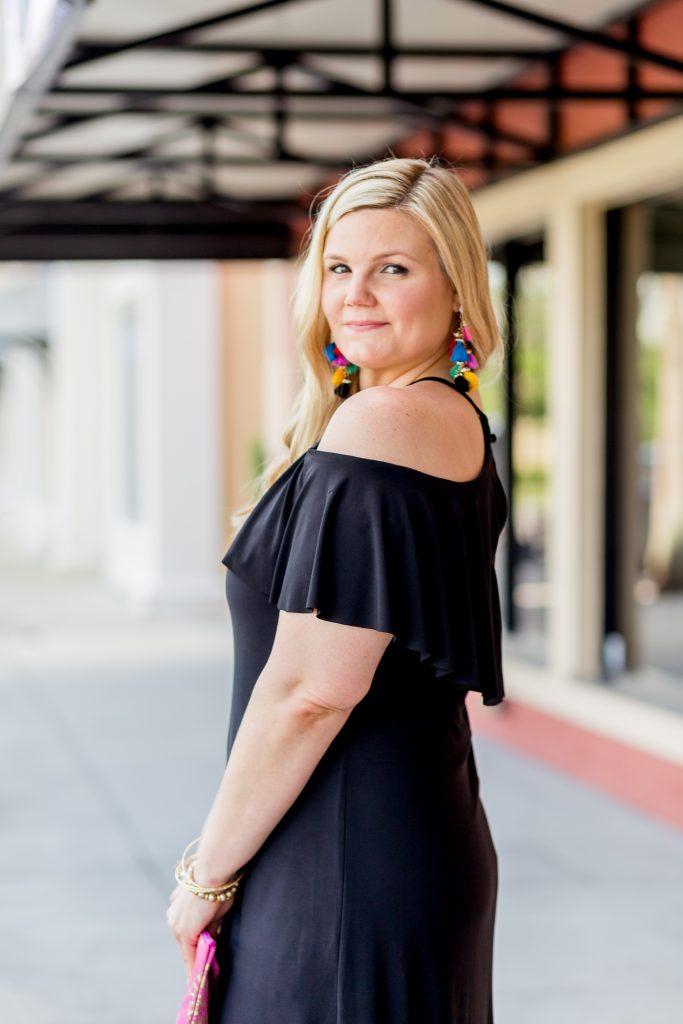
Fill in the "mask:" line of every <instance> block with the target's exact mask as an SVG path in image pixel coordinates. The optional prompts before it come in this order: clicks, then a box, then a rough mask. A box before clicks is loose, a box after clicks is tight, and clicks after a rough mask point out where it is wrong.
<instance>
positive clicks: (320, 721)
mask: <svg viewBox="0 0 683 1024" xmlns="http://www.w3.org/2000/svg"><path fill="white" fill-rule="evenodd" d="M265 671H267V670H265ZM274 691H275V693H277V694H278V696H275V697H274V695H273V693H274ZM350 711H351V709H350V708H349V709H345V710H341V709H328V708H323V707H322V706H318V705H316V704H314V703H311V702H310V701H307V700H306V699H305V698H304V696H303V691H302V690H301V689H300V688H294V689H292V690H290V691H289V692H281V691H280V690H278V688H277V687H272V686H269V685H268V680H267V678H264V675H263V674H262V675H261V676H260V677H259V679H258V680H257V682H256V685H255V686H254V689H253V691H252V694H251V698H250V700H249V703H248V705H247V707H246V710H245V712H244V715H243V717H242V721H241V723H240V726H239V729H238V731H237V734H236V736H235V741H234V743H233V745H232V749H231V751H230V757H229V759H228V763H227V766H226V769H225V773H224V775H223V778H222V780H221V784H220V786H219V788H218V792H217V794H216V797H215V799H214V802H213V805H212V807H211V810H210V811H209V814H208V817H207V819H206V822H205V824H204V828H203V829H202V839H201V842H200V844H199V850H198V857H197V864H196V866H195V877H196V878H197V880H198V881H199V882H201V883H202V884H204V885H217V884H220V883H221V882H223V881H225V879H226V878H228V877H229V876H230V875H232V874H234V873H235V872H236V871H238V870H239V868H241V867H242V865H244V864H246V862H247V861H248V860H249V859H250V858H251V857H253V855H254V854H255V853H256V851H257V850H258V849H259V847H260V846H261V845H262V844H263V842H264V840H265V839H266V837H267V836H268V835H269V834H270V832H272V830H273V829H274V828H275V826H276V825H277V823H278V822H279V821H280V820H281V818H282V817H283V816H284V814H285V812H286V811H287V810H288V809H289V808H290V807H291V805H292V804H293V803H294V801H295V800H296V798H297V797H298V796H299V794H300V793H301V791H302V789H303V788H304V786H305V785H306V783H307V781H308V780H309V778H310V777H311V775H312V773H313V770H314V768H315V766H316V765H317V764H318V762H319V761H320V759H321V757H322V756H323V754H324V753H325V751H326V750H327V748H328V747H329V745H330V743H331V742H332V740H333V739H334V737H335V736H336V735H337V733H338V732H339V731H340V729H341V728H342V726H343V725H344V723H345V722H346V720H347V719H348V717H349V714H350Z"/></svg>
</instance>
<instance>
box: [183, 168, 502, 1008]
mask: <svg viewBox="0 0 683 1024" xmlns="http://www.w3.org/2000/svg"><path fill="white" fill-rule="evenodd" d="M295 326H296V331H297V337H298V339H299V343H300V346H301V351H302V355H303V363H304V371H305V382H304V387H303V390H302V393H301V395H300V398H299V401H298V405H297V410H296V414H295V416H294V419H293V421H292V423H291V424H290V426H289V428H288V429H287V431H286V432H285V442H286V446H287V448H288V455H287V458H286V459H285V460H281V461H280V463H279V464H277V465H276V466H275V468H274V470H273V471H272V472H271V474H270V477H269V478H267V489H266V490H265V493H263V494H262V496H261V497H260V500H259V501H258V502H257V503H256V505H255V506H254V507H253V508H251V510H250V514H249V515H248V516H247V517H246V519H245V520H244V521H243V523H242V525H241V527H240V529H239V531H238V533H237V535H236V537H235V538H234V540H233V542H232V544H231V545H230V548H229V549H228V551H227V553H226V555H225V557H224V559H223V563H224V564H225V565H226V566H227V567H228V570H229V571H228V573H227V597H228V602H229V607H230V612H231V617H232V621H233V629H234V637H235V665H234V692H233V705H232V716H231V724H230V733H229V741H228V742H229V759H228V764H227V768H226V771H225V775H224V777H223V779H222V782H221V784H220V787H219V789H218V793H217V795H216V798H215V801H214V803H213V806H212V807H211V810H210V813H209V815H208V817H207V820H206V822H205V825H204V828H203V830H202V835H201V839H200V841H199V846H198V849H197V854H196V860H195V861H194V864H193V868H194V876H193V877H194V881H195V882H196V883H197V886H199V887H205V889H206V892H204V896H206V895H207V893H210V892H211V891H212V889H216V891H217V892H222V894H223V895H226V892H225V888H223V889H222V890H221V886H224V884H225V883H226V882H229V881H230V880H231V879H232V878H233V876H238V875H239V874H240V873H241V872H242V871H243V876H242V877H241V880H240V879H238V880H239V888H238V889H237V891H236V894H233V893H232V891H229V892H228V893H227V896H226V898H225V899H224V901H223V902H211V901H209V900H208V899H199V898H197V894H196V891H192V892H190V891H186V889H185V888H183V887H179V888H177V889H176V890H175V892H174V893H173V895H172V897H171V906H170V908H169V911H168V915H167V916H168V920H169V923H170V926H171V928H172V930H173V934H174V936H175V938H176V940H177V942H178V944H179V946H180V949H181V953H182V955H183V958H184V961H185V964H186V966H187V968H188V970H189V969H190V967H191V965H192V962H193V958H194V953H195V946H196V943H197V938H198V935H199V934H200V932H201V931H202V929H204V928H206V927H209V929H210V930H212V931H213V933H216V931H217V930H218V922H219V921H221V925H220V929H219V934H218V955H219V962H220V964H221V979H222V988H221V990H220V992H219V994H218V999H217V1000H214V1008H213V1015H214V1019H215V1020H216V1021H220V1022H221V1024H490V1022H491V1021H492V1020H493V1011H492V981H491V978H492V956H493V930H494V916H495V906H496V895H497V881H498V875H497V856H496V851H495V848H494V845H493V842H492V839H491V835H490V832H489V827H488V823H487V819H486V815H485V812H484V809H483V807H482V804H481V801H480V799H479V780H478V775H477V771H476V766H475V761H474V757H473V752H472V746H471V732H470V727H469V720H468V715H467V709H466V706H465V696H466V693H467V691H468V690H476V691H479V692H480V693H481V695H482V700H483V701H484V703H485V704H498V703H500V702H501V701H502V699H503V696H504V688H503V679H502V672H501V663H500V646H501V644H500V640H501V636H500V634H501V619H500V607H499V601H498V590H497V584H496V577H495V571H494V567H493V557H494V553H495V548H496V544H497V541H498V537H499V534H500V532H501V530H502V528H503V525H504V522H505V519H506V517H507V511H508V508H507V499H506V497H505V493H504V491H503V488H502V485H501V483H500V480H499V478H498V476H497V472H496V467H495V462H494V458H493V454H492V451H491V440H492V436H491V434H490V431H489V426H488V420H487V418H486V416H485V414H484V412H483V410H482V408H481V403H480V400H479V396H478V391H477V377H476V374H475V373H474V372H473V371H474V368H476V365H477V360H478V361H479V365H483V364H484V363H485V362H486V361H487V360H488V359H489V357H490V356H491V355H494V354H495V355H500V350H501V347H502V342H501V340H500V336H499V334H498V330H497V326H496V321H495V317H494V313H493V310H492V307H491V302H490V297H489V292H488V278H487V260H486V251H485V247H484V244H483V242H482V238H481V233H480V229H479V225H478V223H477V220H476V216H475V214H474V211H473V208H472V205H471V202H470V199H469V197H468V195H467V192H466V190H465V189H464V187H463V186H462V184H461V183H460V182H459V180H458V178H457V176H456V175H455V174H454V173H453V171H452V170H451V169H449V168H447V167H444V166H438V165H436V164H433V163H430V162H428V161H425V160H418V159H390V160H385V161H379V162H377V163H374V164H371V165H369V166H366V167H358V168H354V169H353V170H352V171H350V172H349V173H347V174H346V175H345V176H344V177H343V178H342V179H341V180H340V181H339V182H338V183H337V184H336V185H335V187H334V188H332V190H331V191H330V192H329V193H328V195H327V196H326V198H325V200H324V202H323V203H322V205H321V207H320V209H319V211H318V213H317V216H316V217H315V220H314V223H313V224H312V228H311V229H310V233H309V238H308V245H307V248H306V251H305V255H304V258H303V260H302V263H301V266H300V274H299V279H298V286H297V291H296V295H295ZM470 332H471V333H470ZM472 339H474V340H472ZM451 354H452V358H451ZM331 360H333V361H334V363H333V374H332V377H331V373H330V361H331ZM418 381H419V382H418ZM444 385H445V386H444ZM316 442H317V443H316ZM312 612H315V614H312ZM226 914H227V915H228V916H227V917H226V916H225V915H226ZM221 919H222V920H221Z"/></svg>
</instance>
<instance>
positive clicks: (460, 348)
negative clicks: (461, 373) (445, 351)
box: [451, 341, 469, 363]
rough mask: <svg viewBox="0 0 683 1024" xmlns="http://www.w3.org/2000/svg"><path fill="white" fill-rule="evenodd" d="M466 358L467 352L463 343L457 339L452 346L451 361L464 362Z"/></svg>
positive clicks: (467, 356) (467, 357)
mask: <svg viewBox="0 0 683 1024" xmlns="http://www.w3.org/2000/svg"><path fill="white" fill-rule="evenodd" d="M468 359H469V353H468V351H467V349H466V348H465V346H464V345H463V343H462V342H461V341H459V342H458V343H457V345H454V346H453V351H452V352H451V362H452V363H466V362H467V360H468Z"/></svg>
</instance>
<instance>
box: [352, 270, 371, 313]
mask: <svg viewBox="0 0 683 1024" xmlns="http://www.w3.org/2000/svg"><path fill="white" fill-rule="evenodd" d="M374 301H375V300H374V296H373V294H372V289H371V288H370V286H369V282H368V280H367V278H366V277H364V276H363V275H362V274H349V276H348V279H347V285H346V298H345V304H346V305H347V306H358V305H363V306H369V305H371V304H372V303H373V302H374Z"/></svg>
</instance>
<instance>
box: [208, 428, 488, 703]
mask: <svg viewBox="0 0 683 1024" xmlns="http://www.w3.org/2000/svg"><path fill="white" fill-rule="evenodd" d="M496 483H497V484H498V486H500V482H499V481H498V479H497V475H496V474H495V471H494V473H493V474H490V473H488V472H482V474H481V476H480V477H479V478H477V479H476V480H475V481H468V482H467V483H464V484H457V483H454V482H453V481H449V480H444V479H442V478H440V477H435V476H431V475H430V474H426V473H422V472H419V471H417V470H412V469H409V468H408V467H403V466H399V465H395V464H393V463H386V462H380V461H378V460H374V459H366V458H361V457H358V456H353V455H345V454H341V453H337V452H330V451H325V450H324V451H318V450H317V448H315V447H314V448H311V449H309V450H308V451H307V452H305V453H304V455H303V456H302V457H301V458H300V459H299V460H297V462H295V463H294V464H293V465H292V466H290V467H289V468H288V469H287V470H286V471H285V473H283V474H282V475H281V476H280V477H279V478H278V480H277V481H276V482H275V484H274V485H273V486H272V487H271V488H270V489H269V491H267V492H266V494H265V495H264V496H263V498H262V499H261V501H260V502H259V503H258V504H257V505H256V506H255V508H254V509H253V510H252V512H251V515H250V516H249V518H248V519H247V520H246V521H245V522H244V523H243V524H242V526H241V528H240V530H239V531H238V533H237V536H236V537H235V539H234V541H233V543H232V544H231V545H230V547H229V549H228V551H227V552H226V555H225V556H224V558H223V564H224V565H226V566H227V567H228V568H229V569H230V570H232V571H233V572H235V573H236V575H237V576H239V577H241V578H242V579H244V580H245V581H246V582H247V583H249V584H251V585H252V586H253V587H255V588H256V589H258V590H260V591H261V592H262V593H263V594H265V595H266V597H267V599H268V601H269V602H270V603H272V604H273V605H275V606H276V607H277V608H278V609H281V610H283V611H289V612H305V611H309V610H312V609H317V614H318V616H319V617H320V618H323V619H328V620H332V621H335V622H339V623H343V624H346V625H357V626H366V627H370V628H372V629H377V630H381V631H383V632H387V633H392V634H393V635H394V637H395V641H394V642H395V643H396V644H398V645H400V646H401V647H404V648H408V649H410V650H412V651H417V652H418V653H419V656H420V662H421V664H422V665H423V666H424V665H428V666H430V667H431V668H432V669H433V672H434V674H435V676H436V677H443V676H450V675H452V676H454V677H455V678H456V679H457V681H458V682H459V683H461V684H463V685H464V686H466V687H468V688H471V689H475V690H479V691H481V693H482V696H483V700H484V703H485V704H497V703H500V701H501V700H502V699H503V696H504V689H503V679H502V671H501V657H500V645H501V615H500V604H499V599H498V588H497V582H496V575H495V569H494V564H493V559H494V555H495V548H496V542H497V539H498V535H499V533H500V529H501V528H502V521H501V520H500V518H499V520H498V521H497V520H496V514H495V513H496V509H497V510H498V513H500V512H501V508H500V493H499V492H498V491H497V488H496ZM502 511H503V513H505V509H503V510H502ZM504 517H505V516H504V514H503V521H504Z"/></svg>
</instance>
